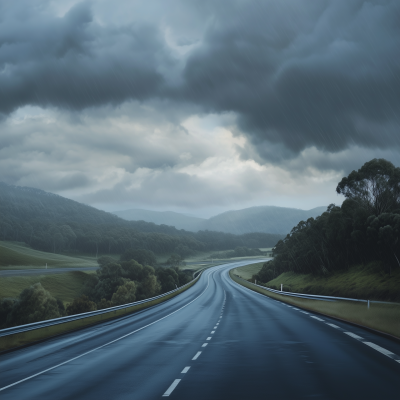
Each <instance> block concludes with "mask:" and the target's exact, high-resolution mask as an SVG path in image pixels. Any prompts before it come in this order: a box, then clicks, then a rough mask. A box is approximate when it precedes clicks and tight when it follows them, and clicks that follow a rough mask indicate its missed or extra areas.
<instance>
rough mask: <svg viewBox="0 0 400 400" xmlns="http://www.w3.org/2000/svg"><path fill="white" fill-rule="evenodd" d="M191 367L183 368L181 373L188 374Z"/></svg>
mask: <svg viewBox="0 0 400 400" xmlns="http://www.w3.org/2000/svg"><path fill="white" fill-rule="evenodd" d="M189 369H190V367H185V368H183V370H182V372H181V374H186V372H188V371H189Z"/></svg>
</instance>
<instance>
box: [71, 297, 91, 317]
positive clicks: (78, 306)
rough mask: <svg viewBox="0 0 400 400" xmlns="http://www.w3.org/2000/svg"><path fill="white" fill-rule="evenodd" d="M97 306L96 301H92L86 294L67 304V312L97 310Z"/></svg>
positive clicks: (73, 313) (75, 312)
mask: <svg viewBox="0 0 400 400" xmlns="http://www.w3.org/2000/svg"><path fill="white" fill-rule="evenodd" d="M96 310H97V306H96V303H95V302H93V301H90V300H89V298H88V297H87V296H85V295H82V296H81V297H78V298H76V299H74V301H73V302H72V303H70V304H68V306H67V314H68V315H75V314H82V313H85V312H89V311H96Z"/></svg>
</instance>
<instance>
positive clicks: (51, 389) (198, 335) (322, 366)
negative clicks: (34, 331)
mask: <svg viewBox="0 0 400 400" xmlns="http://www.w3.org/2000/svg"><path fill="white" fill-rule="evenodd" d="M247 263H248V262H247ZM243 264H246V262H243V261H242V262H236V263H231V264H228V265H224V266H217V267H214V268H211V269H208V270H206V271H205V272H204V273H203V275H202V277H201V278H200V280H199V282H198V283H196V284H195V285H194V286H193V287H192V288H190V289H189V290H187V291H186V292H184V293H183V294H181V295H179V296H177V297H175V298H173V299H171V300H169V301H167V302H165V303H162V304H160V305H157V306H154V307H152V308H149V309H147V310H144V311H142V312H139V313H136V314H132V315H131V316H127V317H124V318H120V319H117V320H114V321H111V322H106V323H103V324H100V325H96V326H94V327H91V328H87V329H83V330H80V331H77V332H74V333H69V334H65V335H62V336H59V337H56V338H53V339H50V340H47V341H44V342H42V343H38V344H36V345H32V346H29V347H26V348H23V349H19V350H16V351H13V352H10V353H6V354H3V355H2V356H0V380H1V382H0V387H1V389H0V390H1V391H0V398H1V400H6V399H13V400H15V399H134V400H135V399H140V400H146V399H161V398H162V397H170V398H171V399H185V400H189V399H191V400H196V399H202V400H205V399H243V400H244V399H274V400H275V399H309V398H313V399H314V398H315V399H335V400H336V399H352V400H354V399H385V400H388V399H396V400H397V399H399V396H400V363H399V362H398V360H400V357H398V356H397V355H400V344H398V343H397V342H394V341H391V340H389V339H386V338H384V337H381V336H378V335H375V334H373V333H370V332H368V331H365V330H363V329H361V328H356V327H353V326H351V325H347V324H345V323H342V322H338V321H335V320H332V319H330V318H327V317H321V316H319V315H312V314H310V313H304V312H302V310H300V309H297V308H293V307H289V306H287V305H285V304H283V303H281V302H278V301H276V300H272V299H270V298H268V297H265V296H262V295H260V294H258V293H255V292H252V291H250V290H248V289H246V288H244V287H242V286H239V285H238V284H236V283H235V282H233V281H232V280H231V279H230V278H229V275H228V270H229V269H231V268H233V267H237V266H240V265H243Z"/></svg>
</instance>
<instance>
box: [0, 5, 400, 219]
mask: <svg viewBox="0 0 400 400" xmlns="http://www.w3.org/2000/svg"><path fill="white" fill-rule="evenodd" d="M399 49H400V2H399V1H397V0H381V1H374V0H370V1H362V0H335V1H328V0H321V1H310V0H288V1H280V0H279V1H278V0H273V1H271V0H270V1H253V0H229V1H228V0H217V1H216V0H204V1H201V2H198V1H186V0H185V1H184V0H169V1H165V0H155V1H154V2H151V3H149V2H131V1H124V0H118V1H115V2H113V3H112V4H111V3H110V2H108V1H105V0H98V1H89V2H86V1H79V0H68V1H65V2H53V1H50V0H29V1H28V0H21V1H18V2H14V1H4V2H1V3H0V168H1V176H0V180H2V181H5V182H7V183H12V184H18V185H26V186H35V187H39V188H42V189H45V190H49V191H54V192H57V193H61V194H63V195H66V196H69V197H71V198H75V199H79V200H80V201H85V202H89V203H91V204H98V205H99V206H101V207H103V208H107V209H111V210H112V209H114V208H121V207H122V204H125V205H126V206H127V207H128V206H142V207H146V205H148V206H152V207H153V208H157V207H158V208H160V207H161V208H165V207H168V208H170V209H171V208H174V207H175V210H177V211H179V207H181V208H184V209H185V211H189V212H190V211H191V210H193V209H194V208H198V207H203V206H204V205H208V206H209V207H214V208H213V209H215V210H217V209H218V211H221V210H222V209H223V208H224V207H225V208H229V207H230V206H229V204H231V205H232V206H233V205H235V206H249V205H262V204H277V203H279V204H281V205H294V203H293V202H297V203H296V204H300V203H301V205H299V206H301V207H304V208H307V207H308V206H307V204H309V208H311V207H314V206H318V205H321V204H325V203H328V202H332V201H336V197H335V198H332V197H329V196H320V195H319V192H320V190H321V188H324V189H323V190H326V191H329V190H331V191H332V193H333V195H334V196H336V194H335V192H334V187H335V184H336V183H337V181H338V180H339V179H340V178H341V177H342V176H343V175H344V174H347V173H349V172H350V171H351V170H352V169H355V168H359V167H360V166H361V165H362V164H363V163H364V162H366V161H368V160H369V159H371V158H374V157H385V158H387V159H389V160H391V161H393V162H395V163H396V161H397V160H398V159H399V153H400V129H399V128H400V52H399ZM307 193H308V194H307ZM294 195H296V196H297V199H296V200H293V196H294ZM303 196H304V197H303ZM307 196H308V197H307ZM311 197H312V198H313V200H310V199H311ZM299 198H303V200H299ZM307 199H308V200H307ZM339 201H340V200H339ZM291 202H292V203H291ZM117 204H120V206H118V207H117V206H116V205H117ZM114 205H115V206H114Z"/></svg>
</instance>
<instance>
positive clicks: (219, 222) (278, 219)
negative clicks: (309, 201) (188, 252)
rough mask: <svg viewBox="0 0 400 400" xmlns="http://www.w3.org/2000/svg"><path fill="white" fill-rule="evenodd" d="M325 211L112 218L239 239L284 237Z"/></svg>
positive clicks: (137, 213) (139, 213)
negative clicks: (259, 235)
mask: <svg viewBox="0 0 400 400" xmlns="http://www.w3.org/2000/svg"><path fill="white" fill-rule="evenodd" d="M325 210H326V207H317V208H313V209H311V210H300V209H297V208H286V207H274V206H261V207H251V208H245V209H243V210H232V211H227V212H224V213H222V214H218V215H216V216H214V217H211V218H209V219H203V218H196V217H190V216H187V215H184V214H179V213H175V212H172V211H165V212H159V211H149V210H139V209H134V210H125V211H116V212H114V214H115V215H117V216H119V217H121V218H123V219H125V220H128V221H140V220H142V221H146V222H154V223H156V224H166V225H172V226H174V227H176V228H177V229H185V230H188V231H192V232H197V231H199V230H209V231H218V232H226V233H232V234H235V235H241V234H244V233H250V232H264V233H275V234H282V235H284V234H287V233H289V232H290V231H291V229H292V228H293V226H296V225H297V224H298V223H299V222H300V221H306V220H307V219H308V218H310V217H313V218H315V217H317V216H319V215H321V214H322V213H323V212H324V211H325Z"/></svg>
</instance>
